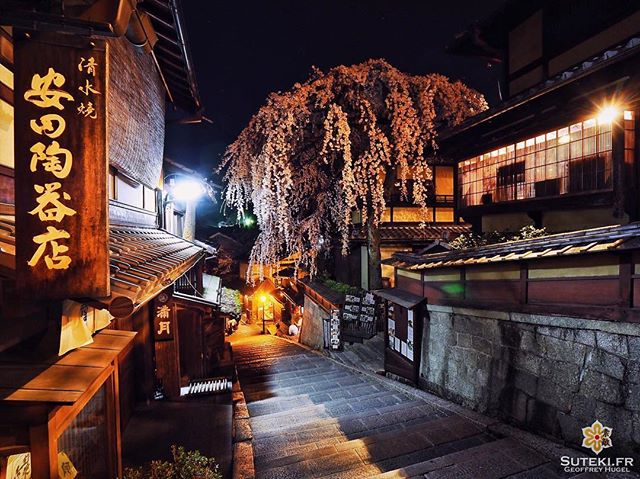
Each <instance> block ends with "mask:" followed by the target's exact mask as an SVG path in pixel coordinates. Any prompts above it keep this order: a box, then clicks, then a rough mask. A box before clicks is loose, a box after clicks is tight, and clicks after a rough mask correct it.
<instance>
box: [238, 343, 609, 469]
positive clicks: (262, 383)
mask: <svg viewBox="0 0 640 479" xmlns="http://www.w3.org/2000/svg"><path fill="white" fill-rule="evenodd" d="M234 355H235V358H236V361H237V368H238V375H239V379H240V383H241V386H242V390H243V392H244V397H245V399H246V402H247V406H248V410H249V414H250V424H251V428H252V434H253V453H254V464H255V470H256V478H257V479H294V478H295V479H300V478H336V479H337V478H349V479H354V478H399V477H420V478H423V477H426V478H430V479H432V478H469V479H471V478H474V479H484V478H490V479H491V478H496V479H497V478H503V477H512V478H517V479H525V478H531V479H533V478H564V477H569V476H568V475H566V474H564V473H563V472H561V471H560V470H559V467H558V466H559V462H558V461H556V460H551V459H549V458H548V457H546V456H545V455H543V454H542V453H540V452H537V451H536V450H534V449H531V448H529V447H528V446H526V445H524V444H523V443H521V442H519V441H518V440H516V439H513V438H509V437H498V436H497V435H495V434H491V433H490V432H489V431H487V430H486V428H485V427H484V426H483V425H480V424H478V423H475V422H473V421H471V420H470V419H468V418H466V417H462V416H460V415H458V414H456V413H454V412H452V411H450V410H444V409H441V408H439V407H437V406H436V405H434V404H430V403H428V402H426V401H425V400H422V399H418V398H417V397H413V396H411V395H408V394H405V393H403V392H401V390H400V389H397V388H394V387H391V386H390V385H389V384H388V383H386V382H385V381H384V380H382V379H376V378H375V377H371V376H370V375H365V374H361V373H358V372H356V371H353V370H351V369H348V368H345V367H343V366H342V365H340V364H336V362H334V361H331V360H328V359H326V358H324V357H322V356H321V355H319V354H316V353H313V352H310V351H308V350H306V349H304V348H302V347H300V346H298V345H296V344H293V343H290V342H287V341H285V340H282V339H280V338H274V337H272V336H253V337H247V338H245V339H242V340H241V341H239V342H237V343H234ZM577 477H580V476H577ZM582 477H584V478H586V477H598V476H595V475H589V476H587V475H583V476H582Z"/></svg>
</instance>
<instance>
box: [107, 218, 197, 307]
mask: <svg viewBox="0 0 640 479" xmlns="http://www.w3.org/2000/svg"><path fill="white" fill-rule="evenodd" d="M109 250H110V260H109V261H110V265H111V296H110V297H109V298H106V299H105V300H104V301H103V300H101V302H104V303H105V304H106V305H107V307H108V309H109V312H111V314H113V315H114V316H116V317H122V316H127V315H128V314H131V312H133V310H134V309H135V308H137V307H139V306H140V305H142V304H144V303H145V302H146V301H147V300H148V299H150V298H152V297H153V296H155V295H156V294H158V293H159V292H160V291H161V290H163V289H164V288H166V287H167V286H169V285H171V284H172V283H174V282H175V281H176V280H177V279H178V278H179V277H180V276H182V275H183V274H184V273H186V272H187V271H188V270H189V269H191V268H192V267H193V266H194V265H195V264H196V262H197V261H198V260H199V259H200V258H202V257H203V256H204V255H205V251H204V250H203V249H202V248H199V247H198V246H196V245H195V244H193V243H191V242H189V241H187V240H184V239H182V238H179V237H177V236H174V235H172V234H170V233H167V232H166V231H163V230H161V229H157V228H136V227H119V226H112V227H111V228H110V236H109ZM129 309H130V310H129Z"/></svg>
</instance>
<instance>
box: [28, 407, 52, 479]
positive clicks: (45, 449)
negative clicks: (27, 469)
mask: <svg viewBox="0 0 640 479" xmlns="http://www.w3.org/2000/svg"><path fill="white" fill-rule="evenodd" d="M54 423H55V418H54V419H53V421H51V420H50V421H48V422H46V423H44V424H39V425H37V426H31V427H30V428H29V442H30V448H31V479H50V478H52V477H58V447H57V441H56V438H55V430H54V429H55V424H54Z"/></svg>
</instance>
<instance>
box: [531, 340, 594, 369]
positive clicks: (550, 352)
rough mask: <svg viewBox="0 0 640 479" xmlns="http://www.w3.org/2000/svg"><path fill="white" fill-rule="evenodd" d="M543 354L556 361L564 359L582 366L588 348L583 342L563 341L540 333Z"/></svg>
mask: <svg viewBox="0 0 640 479" xmlns="http://www.w3.org/2000/svg"><path fill="white" fill-rule="evenodd" d="M538 339H539V342H540V346H541V349H542V352H543V353H544V354H542V356H546V358H547V359H550V360H555V361H563V362H566V363H573V364H577V365H580V366H582V364H583V362H584V357H585V354H586V352H587V350H588V348H587V347H586V346H585V345H583V344H578V343H573V342H570V341H563V340H562V339H558V338H554V337H552V336H543V335H538Z"/></svg>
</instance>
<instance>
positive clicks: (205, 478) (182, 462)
mask: <svg viewBox="0 0 640 479" xmlns="http://www.w3.org/2000/svg"><path fill="white" fill-rule="evenodd" d="M171 455H172V456H173V461H171V462H168V461H151V462H150V463H149V464H147V465H145V466H142V467H137V468H130V467H127V468H125V470H124V479H222V474H221V473H220V472H219V471H218V469H219V466H218V464H217V463H216V460H215V459H214V458H210V457H206V456H203V455H202V454H200V451H185V449H184V447H182V446H175V445H173V446H171Z"/></svg>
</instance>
